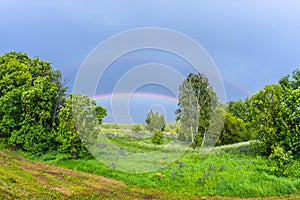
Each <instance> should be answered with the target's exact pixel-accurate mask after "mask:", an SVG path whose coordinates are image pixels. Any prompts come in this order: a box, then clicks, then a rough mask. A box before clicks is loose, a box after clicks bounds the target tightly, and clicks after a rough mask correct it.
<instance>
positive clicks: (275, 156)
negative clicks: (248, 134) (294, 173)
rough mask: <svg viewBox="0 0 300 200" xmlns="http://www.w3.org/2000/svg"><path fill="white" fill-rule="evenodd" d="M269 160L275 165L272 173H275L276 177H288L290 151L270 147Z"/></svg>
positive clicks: (278, 147)
mask: <svg viewBox="0 0 300 200" xmlns="http://www.w3.org/2000/svg"><path fill="white" fill-rule="evenodd" d="M269 160H270V161H272V162H274V163H275V167H273V168H272V171H275V172H276V173H277V174H278V175H288V174H289V171H288V165H290V164H291V163H292V162H293V156H292V151H285V150H284V148H283V147H281V146H279V145H278V146H272V153H271V155H270V156H269Z"/></svg>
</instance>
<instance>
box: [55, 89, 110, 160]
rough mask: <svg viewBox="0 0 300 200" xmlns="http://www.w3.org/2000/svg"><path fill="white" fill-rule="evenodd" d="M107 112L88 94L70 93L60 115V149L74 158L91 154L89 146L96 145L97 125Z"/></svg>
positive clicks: (58, 136)
mask: <svg viewBox="0 0 300 200" xmlns="http://www.w3.org/2000/svg"><path fill="white" fill-rule="evenodd" d="M99 111H101V112H100V114H99ZM105 114H106V111H105V109H104V108H103V107H101V106H96V102H95V101H94V100H91V99H89V98H88V97H87V96H83V95H78V94H77V95H75V94H70V97H69V98H67V99H66V101H65V103H64V106H63V108H61V111H60V112H59V115H58V116H59V128H58V133H57V142H58V143H59V144H60V145H59V148H58V150H59V151H60V152H62V153H66V154H69V155H71V156H72V157H73V158H78V157H86V156H89V155H90V154H89V152H88V149H87V148H89V147H91V146H93V145H94V142H95V140H96V138H97V135H98V130H97V129H96V127H98V126H97V125H98V123H99V121H100V122H102V119H103V117H104V116H105Z"/></svg>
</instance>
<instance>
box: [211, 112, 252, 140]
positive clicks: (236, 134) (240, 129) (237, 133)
mask: <svg viewBox="0 0 300 200" xmlns="http://www.w3.org/2000/svg"><path fill="white" fill-rule="evenodd" d="M222 115H225V121H224V127H223V130H222V132H221V135H220V137H219V139H218V142H217V144H218V145H227V144H234V143H237V142H242V141H245V140H246V139H247V138H246V137H245V136H246V135H245V122H244V121H243V120H242V119H240V118H237V117H235V116H233V115H232V114H231V113H229V112H226V111H225V110H223V112H222Z"/></svg>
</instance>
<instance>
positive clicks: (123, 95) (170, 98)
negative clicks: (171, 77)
mask: <svg viewBox="0 0 300 200" xmlns="http://www.w3.org/2000/svg"><path fill="white" fill-rule="evenodd" d="M128 97H130V98H129V99H147V100H149V101H151V100H162V101H169V102H174V103H177V102H178V99H177V98H176V97H174V96H169V95H164V94H155V93H146V92H134V93H132V94H131V93H116V94H115V93H110V94H101V95H96V96H95V97H92V99H94V100H96V101H101V100H103V101H107V100H111V99H112V98H118V99H124V100H126V99H127V98H128Z"/></svg>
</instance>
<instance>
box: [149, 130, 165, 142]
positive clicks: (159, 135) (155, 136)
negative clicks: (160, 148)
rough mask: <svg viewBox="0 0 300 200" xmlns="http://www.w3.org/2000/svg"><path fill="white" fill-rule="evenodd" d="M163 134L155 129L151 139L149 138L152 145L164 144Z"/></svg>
mask: <svg viewBox="0 0 300 200" xmlns="http://www.w3.org/2000/svg"><path fill="white" fill-rule="evenodd" d="M164 137H165V136H164V134H163V132H161V131H159V130H157V129H154V131H153V135H152V138H151V142H152V143H153V144H163V143H164Z"/></svg>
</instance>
